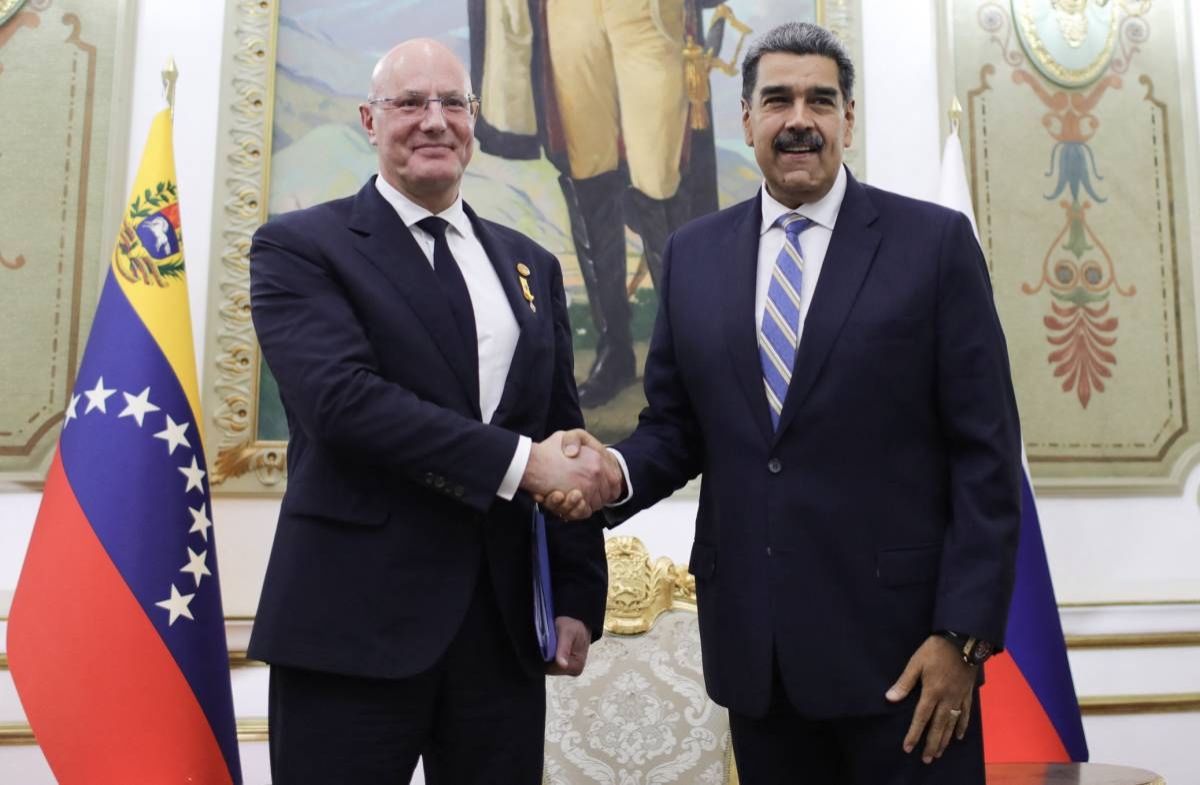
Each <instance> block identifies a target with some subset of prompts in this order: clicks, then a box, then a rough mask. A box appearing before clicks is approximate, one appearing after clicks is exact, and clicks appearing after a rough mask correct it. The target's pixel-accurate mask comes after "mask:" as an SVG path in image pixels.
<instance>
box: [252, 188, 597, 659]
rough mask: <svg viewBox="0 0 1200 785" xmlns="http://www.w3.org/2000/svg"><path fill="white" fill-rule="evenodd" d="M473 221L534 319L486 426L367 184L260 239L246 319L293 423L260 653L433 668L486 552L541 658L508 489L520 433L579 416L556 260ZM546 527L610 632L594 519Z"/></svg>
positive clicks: (516, 641) (471, 385)
mask: <svg viewBox="0 0 1200 785" xmlns="http://www.w3.org/2000/svg"><path fill="white" fill-rule="evenodd" d="M467 214H468V215H469V217H470V219H471V222H472V225H473V226H474V229H475V232H476V234H477V235H478V237H479V239H480V241H481V243H482V244H483V247H484V249H485V250H486V251H487V254H488V258H489V259H490V260H491V262H492V264H493V265H494V266H495V269H496V273H497V274H498V275H499V277H500V281H501V284H502V285H503V287H504V291H505V293H506V294H507V296H508V300H509V305H510V306H511V307H512V310H513V313H514V314H515V315H516V318H517V322H518V325H519V327H520V331H521V333H520V338H519V340H518V342H517V346H516V351H515V353H514V356H513V361H512V367H511V370H510V371H509V375H508V380H507V383H506V386H505V388H504V391H503V395H502V398H501V401H500V405H499V408H498V409H497V411H496V413H495V415H494V416H493V418H492V422H491V423H490V424H485V423H483V422H481V421H480V410H479V381H478V370H477V368H475V367H474V366H473V364H472V363H471V362H470V360H469V359H468V357H467V354H466V351H465V348H466V347H465V346H464V344H463V342H462V339H461V337H460V334H459V333H458V327H457V325H456V324H455V322H454V320H453V317H452V315H451V310H450V307H449V304H448V301H447V299H446V297H445V295H444V294H443V292H442V288H441V285H440V284H439V281H438V278H437V275H436V273H434V271H433V268H432V266H431V265H430V264H429V260H428V258H427V257H426V256H425V255H424V253H423V252H422V251H421V249H420V247H419V246H418V245H417V243H416V241H415V240H414V239H413V237H412V233H411V232H410V231H409V230H408V229H407V228H406V227H405V226H404V223H403V221H401V219H400V217H399V216H398V215H397V214H396V212H395V210H394V209H393V208H392V207H391V205H389V204H388V203H387V201H386V200H384V198H383V197H382V196H381V195H380V194H379V192H378V191H377V190H376V188H375V184H374V181H373V180H372V181H370V182H368V183H367V184H366V186H364V187H363V188H362V190H361V191H359V193H358V194H357V195H355V196H352V197H348V198H345V199H339V200H336V201H332V202H326V203H324V204H320V205H316V206H314V207H311V208H308V209H305V210H298V211H295V212H291V213H287V214H285V215H282V216H279V217H278V218H275V219H273V220H271V221H270V222H268V223H267V224H264V225H263V226H262V227H261V228H260V229H259V230H258V232H257V233H256V234H255V236H254V241H253V245H252V247H251V251H250V280H251V286H250V293H251V305H252V310H251V313H252V316H253V319H254V326H255V329H256V331H257V333H258V339H259V343H260V344H261V346H262V351H263V357H264V358H265V359H266V362H267V364H268V365H269V367H270V369H271V372H272V373H273V374H274V376H275V378H276V380H277V381H278V383H279V390H280V396H281V397H282V400H283V405H284V409H285V411H286V412H287V419H288V431H289V442H288V487H287V492H286V493H285V495H284V497H283V504H282V509H281V512H280V516H279V525H278V528H277V530H276V533H275V542H274V546H273V548H272V550H271V557H270V562H269V564H268V567H267V574H266V579H265V583H264V585H263V591H262V597H261V600H260V604H259V609H258V614H257V616H256V617H255V622H254V631H253V634H252V637H251V640H250V647H249V654H250V656H251V657H253V658H254V659H259V660H264V661H266V662H270V663H277V664H283V665H290V666H295V667H301V668H307V669H311V670H320V671H327V672H333V673H342V674H350V675H356V676H368V677H376V678H392V677H402V676H408V675H412V674H416V673H419V672H421V671H424V670H426V669H427V668H429V667H430V666H431V665H433V664H434V662H435V661H436V660H437V658H438V657H439V656H440V655H441V653H442V652H444V651H445V649H446V647H447V646H448V645H449V643H450V641H451V639H452V638H453V636H454V634H455V632H456V631H457V630H458V628H459V624H460V622H461V621H462V619H463V617H464V615H465V613H466V610H467V607H468V605H469V603H470V601H471V596H472V592H473V590H474V586H475V580H476V577H477V576H478V575H479V574H480V565H481V560H482V559H487V562H488V567H489V572H490V574H491V576H492V582H493V584H494V590H495V594H496V598H497V601H498V604H499V606H500V609H501V611H502V613H503V615H504V621H505V623H506V625H507V628H508V630H509V632H510V635H511V638H512V641H513V645H514V647H515V649H516V651H517V652H518V655H519V656H520V658H521V660H522V662H523V663H524V664H525V665H526V668H527V669H528V671H529V672H530V673H535V672H540V671H541V670H542V668H543V663H542V661H541V658H540V656H539V655H538V652H537V640H536V634H535V630H534V624H533V600H532V569H531V559H530V553H531V539H530V515H531V504H532V502H531V501H530V500H529V498H528V497H527V496H526V495H525V494H523V493H518V494H517V496H516V497H515V498H514V500H513V501H511V502H509V501H504V500H502V499H500V498H498V497H497V496H496V495H495V493H496V489H497V488H498V487H499V485H500V481H501V479H502V477H503V475H504V473H505V471H506V470H507V468H508V465H509V463H510V461H511V460H512V457H513V453H514V450H515V449H516V446H517V440H518V434H524V435H526V436H530V437H532V438H533V439H534V440H535V441H537V440H540V439H542V438H544V437H546V436H547V435H549V434H550V433H552V432H554V431H555V430H558V429H563V428H572V427H578V426H581V425H582V423H583V418H582V415H581V413H580V410H579V403H578V398H577V396H576V392H575V381H574V376H573V370H572V369H573V359H572V351H571V332H570V326H569V323H568V321H567V312H566V302H565V296H564V293H563V285H562V273H561V270H560V268H559V265H558V260H557V259H555V258H554V257H553V256H552V255H551V254H550V253H549V252H547V251H545V250H544V249H542V248H541V247H540V246H538V245H537V244H535V243H534V242H532V241H531V240H529V239H528V238H526V237H525V236H523V235H521V234H519V233H517V232H514V231H512V230H510V229H507V228H505V227H503V226H500V225H498V224H495V223H493V222H491V221H486V220H483V219H481V218H479V217H478V216H476V215H475V214H474V212H472V211H471V210H470V208H467ZM518 264H523V265H525V266H527V267H528V268H529V270H530V274H529V276H528V282H529V287H530V289H531V291H532V293H533V295H534V304H535V306H536V311H534V310H532V309H530V307H529V305H528V304H527V303H526V301H525V299H524V297H523V296H522V292H521V287H520V281H519V279H518V272H517V266H518ZM548 535H549V539H550V553H551V561H552V569H553V572H554V594H555V597H554V599H555V603H556V608H555V609H556V611H557V613H558V614H559V615H567V616H573V617H575V618H578V619H580V620H581V621H583V622H584V623H585V624H587V625H588V626H589V627H590V629H591V630H592V632H593V634H594V635H596V636H597V637H598V636H599V634H600V631H601V629H602V623H603V617H604V604H605V586H606V568H605V562H604V546H603V537H602V534H601V530H600V527H599V526H598V525H595V524H591V523H585V524H584V525H582V526H580V525H576V524H571V525H567V524H562V523H559V522H551V525H550V527H549V533H548Z"/></svg>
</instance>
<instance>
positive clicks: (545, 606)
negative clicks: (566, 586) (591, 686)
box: [530, 504, 558, 662]
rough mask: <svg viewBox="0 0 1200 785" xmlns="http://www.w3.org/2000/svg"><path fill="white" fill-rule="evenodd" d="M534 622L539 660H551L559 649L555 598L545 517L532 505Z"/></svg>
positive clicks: (536, 506)
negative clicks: (551, 585)
mask: <svg viewBox="0 0 1200 785" xmlns="http://www.w3.org/2000/svg"><path fill="white" fill-rule="evenodd" d="M530 539H532V540H533V624H534V627H535V628H536V629H537V637H538V647H539V648H540V649H541V650H542V659H544V660H545V661H546V662H550V661H551V660H553V659H554V653H555V652H556V651H558V633H557V632H556V631H555V629H554V597H553V595H552V592H551V590H550V553H549V551H548V550H547V548H546V518H545V516H543V515H542V510H541V508H540V507H538V505H536V504H535V505H534V506H533V536H532V537H531V538H530Z"/></svg>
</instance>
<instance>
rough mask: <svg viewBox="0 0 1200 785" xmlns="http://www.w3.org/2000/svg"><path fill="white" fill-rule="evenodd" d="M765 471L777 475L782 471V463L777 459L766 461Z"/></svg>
mask: <svg viewBox="0 0 1200 785" xmlns="http://www.w3.org/2000/svg"><path fill="white" fill-rule="evenodd" d="M767 471H769V472H770V473H771V474H779V473H780V472H781V471H783V461H781V460H779V459H778V458H772V459H771V460H769V461H767Z"/></svg>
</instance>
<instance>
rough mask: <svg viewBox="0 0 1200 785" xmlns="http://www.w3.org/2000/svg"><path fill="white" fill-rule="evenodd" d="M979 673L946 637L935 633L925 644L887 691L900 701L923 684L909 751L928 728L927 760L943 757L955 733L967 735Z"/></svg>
mask: <svg viewBox="0 0 1200 785" xmlns="http://www.w3.org/2000/svg"><path fill="white" fill-rule="evenodd" d="M976 675H977V674H976V669H975V668H974V667H972V666H970V665H967V664H966V663H965V662H963V660H962V655H961V654H959V652H958V649H956V648H955V647H954V644H952V643H951V642H950V641H948V640H946V639H945V638H943V637H942V636H940V635H931V636H930V637H929V638H928V640H926V641H925V642H924V643H923V644H921V648H919V649H917V651H916V653H915V654H913V656H912V657H911V658H910V659H909V661H908V666H907V667H905V669H904V673H901V674H900V678H899V679H897V680H896V683H895V684H893V685H892V687H891V689H889V690H888V691H887V699H888V700H889V701H891V702H892V703H898V702H899V701H902V700H904V699H905V698H906V697H908V694H909V693H910V692H912V690H913V688H914V687H916V686H917V683H918V682H920V684H921V699H920V700H919V701H918V702H917V708H916V710H915V711H914V712H913V719H912V724H911V725H910V726H909V728H908V735H906V736H905V737H904V751H905V752H912V751H913V750H914V749H916V747H917V744H918V742H920V740H921V734H922V733H925V731H926V727H928V733H927V734H926V736H925V751H924V752H923V753H922V755H921V760H923V761H924V762H925V763H932V762H933V759H934V758H940V757H942V753H943V752H945V750H946V747H947V745H949V744H950V736H951V735H952V734H953V735H955V736H957V737H958V738H959V739H962V738H963V736H964V735H965V734H966V732H967V725H968V723H969V722H970V718H971V703H972V701H973V700H974V690H975V677H976Z"/></svg>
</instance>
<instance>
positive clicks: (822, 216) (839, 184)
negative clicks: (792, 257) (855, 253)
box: [380, 166, 846, 234]
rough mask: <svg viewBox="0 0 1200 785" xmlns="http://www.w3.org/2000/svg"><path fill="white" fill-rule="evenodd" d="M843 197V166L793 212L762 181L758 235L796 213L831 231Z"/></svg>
mask: <svg viewBox="0 0 1200 785" xmlns="http://www.w3.org/2000/svg"><path fill="white" fill-rule="evenodd" d="M380 179H382V178H380ZM845 196H846V167H844V166H839V167H838V173H837V177H836V178H835V179H834V181H833V187H832V188H830V189H829V193H827V194H825V195H824V196H822V197H821V198H820V199H818V200H817V201H815V202H811V203H809V204H802V205H800V206H799V207H797V208H796V209H794V210H793V209H792V208H791V207H788V206H786V205H784V204H782V203H781V202H779V201H777V200H776V199H775V197H773V196H771V194H770V193H768V192H767V183H766V181H765V180H764V181H763V184H762V227H761V228H760V229H759V234H766V233H767V230H768V229H770V228H771V227H772V226H774V225H775V222H776V221H777V220H779V216H781V215H784V214H786V213H798V214H799V215H803V216H804V217H805V218H808V219H809V220H811V221H812V222H813V223H815V224H817V225H818V226H822V227H824V228H826V229H829V230H830V231H833V225H834V224H835V223H836V222H837V217H838V211H840V210H841V209H842V199H843V198H844V197H845Z"/></svg>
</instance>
